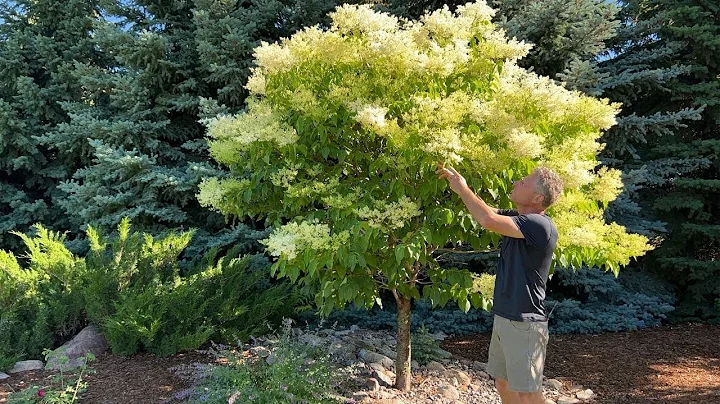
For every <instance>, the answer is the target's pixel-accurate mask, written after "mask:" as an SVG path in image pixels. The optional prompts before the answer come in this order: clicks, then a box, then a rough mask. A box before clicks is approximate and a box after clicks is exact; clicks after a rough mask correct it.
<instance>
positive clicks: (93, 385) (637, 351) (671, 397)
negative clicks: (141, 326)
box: [0, 324, 720, 404]
mask: <svg viewBox="0 0 720 404" xmlns="http://www.w3.org/2000/svg"><path fill="white" fill-rule="evenodd" d="M489 338H490V335H489V334H479V335H474V336H466V337H455V338H450V339H448V340H446V341H445V342H444V343H443V347H444V348H445V349H446V350H448V351H450V352H452V353H454V354H455V355H457V356H460V357H464V358H467V359H472V360H478V361H482V362H486V361H487V348H488V344H489ZM212 360H213V358H210V357H208V356H205V355H202V354H199V353H187V354H179V355H176V356H173V357H170V358H158V357H156V356H154V355H150V354H139V355H134V356H132V357H129V358H127V357H121V356H117V355H112V354H106V355H102V356H100V357H99V358H98V359H97V360H96V361H95V362H92V363H91V366H90V367H91V368H92V369H93V370H94V371H95V373H94V374H89V375H88V376H87V377H86V380H87V382H88V385H89V387H88V390H87V391H86V392H85V393H84V394H83V397H82V400H81V401H80V402H81V403H88V404H96V403H97V404H121V403H122V404H126V403H148V404H150V403H162V402H166V401H168V400H170V399H171V398H172V397H173V395H174V394H175V393H177V392H180V391H182V390H183V389H185V388H187V387H188V386H187V383H186V382H184V381H183V380H181V379H179V378H178V377H177V376H175V375H173V373H172V372H171V371H170V370H168V368H170V367H173V366H177V365H180V364H191V363H193V362H200V363H209V362H212ZM53 374H54V373H53V372H47V371H36V372H25V373H22V374H19V375H12V377H10V378H9V379H5V380H0V403H5V402H6V401H7V395H8V393H9V392H10V391H13V390H21V389H24V388H27V387H30V386H33V385H36V386H45V387H47V386H49V385H50V384H51V379H52V376H53ZM545 374H546V375H547V376H548V377H550V378H555V379H558V380H561V381H563V382H564V383H566V384H567V385H573V384H575V385H577V384H579V385H582V386H584V387H585V388H589V389H592V390H593V391H594V392H595V393H596V394H597V395H598V397H597V399H596V402H598V403H613V404H615V403H619V404H625V403H627V404H629V403H668V404H685V403H720V327H718V326H708V325H698V324H678V325H671V326H662V327H657V328H653V329H645V330H640V331H635V332H623V333H608V334H601V335H552V336H551V338H550V344H549V346H548V358H547V363H546V369H545Z"/></svg>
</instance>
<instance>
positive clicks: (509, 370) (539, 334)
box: [487, 316, 548, 393]
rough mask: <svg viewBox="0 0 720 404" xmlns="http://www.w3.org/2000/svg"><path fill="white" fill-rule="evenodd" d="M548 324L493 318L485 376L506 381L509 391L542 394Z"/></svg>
mask: <svg viewBox="0 0 720 404" xmlns="http://www.w3.org/2000/svg"><path fill="white" fill-rule="evenodd" d="M547 342H548V324H547V321H542V322H526V321H510V320H508V319H506V318H503V317H500V316H495V320H494V323H493V331H492V340H491V341H490V351H489V353H488V364H487V372H488V374H489V375H490V376H492V377H494V378H495V379H504V380H507V381H508V384H509V388H510V390H511V391H517V392H526V393H529V392H537V391H542V379H543V368H544V367H545V350H546V348H547Z"/></svg>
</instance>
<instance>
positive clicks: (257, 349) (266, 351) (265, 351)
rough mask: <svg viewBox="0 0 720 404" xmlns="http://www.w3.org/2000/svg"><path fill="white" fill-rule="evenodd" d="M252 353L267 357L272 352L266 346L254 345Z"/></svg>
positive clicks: (251, 349)
mask: <svg viewBox="0 0 720 404" xmlns="http://www.w3.org/2000/svg"><path fill="white" fill-rule="evenodd" d="M250 353H251V354H253V355H256V356H259V357H261V358H267V357H268V356H270V354H271V353H272V352H271V351H270V350H269V349H268V348H265V347H264V346H254V347H252V348H250Z"/></svg>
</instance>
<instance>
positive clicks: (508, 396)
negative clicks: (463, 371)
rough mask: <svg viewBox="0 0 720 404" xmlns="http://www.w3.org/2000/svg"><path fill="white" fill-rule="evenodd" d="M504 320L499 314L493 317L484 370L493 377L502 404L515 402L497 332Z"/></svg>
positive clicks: (516, 400)
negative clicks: (509, 386)
mask: <svg viewBox="0 0 720 404" xmlns="http://www.w3.org/2000/svg"><path fill="white" fill-rule="evenodd" d="M504 320H505V319H503V318H502V317H499V316H495V318H494V321H493V331H492V336H491V337H490V349H489V350H488V364H487V368H486V369H485V370H486V371H487V373H488V374H489V375H490V376H492V377H493V378H494V379H495V387H497V389H498V393H499V394H500V398H501V399H502V402H503V404H517V403H518V396H517V394H516V393H514V392H512V391H510V390H509V389H508V381H507V378H508V375H507V364H506V363H505V353H504V352H503V347H502V342H501V341H500V335H499V333H498V331H499V330H500V327H501V326H502V322H503V321H504Z"/></svg>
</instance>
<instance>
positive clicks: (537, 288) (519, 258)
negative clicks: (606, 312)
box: [437, 165, 562, 404]
mask: <svg viewBox="0 0 720 404" xmlns="http://www.w3.org/2000/svg"><path fill="white" fill-rule="evenodd" d="M437 174H438V175H439V178H445V179H447V180H448V182H449V184H450V188H451V189H452V190H453V191H454V192H455V193H457V194H458V195H459V196H460V198H462V201H463V203H464V204H465V206H466V207H467V208H468V210H469V211H470V213H471V214H472V216H473V217H474V218H475V220H477V221H478V223H480V225H481V226H483V227H484V228H486V229H487V230H490V231H494V232H496V233H499V234H502V235H503V236H504V237H503V241H502V246H501V248H500V260H499V262H498V269H497V276H496V278H495V293H494V296H493V309H492V312H493V314H495V317H494V322H493V332H492V340H491V342H490V350H489V353H488V365H487V372H488V373H489V374H490V375H491V376H493V378H495V386H496V387H497V389H498V393H500V398H502V402H503V404H515V403H523V404H524V403H532V404H535V403H537V404H544V402H545V399H544V397H543V394H542V378H543V376H542V374H543V367H544V365H545V350H546V347H547V341H548V325H547V315H546V312H545V306H544V300H545V286H546V282H547V279H548V272H549V270H550V263H551V261H552V255H553V250H554V249H555V244H556V243H557V237H558V233H557V228H556V227H555V224H554V223H553V222H552V220H551V219H550V218H549V217H548V216H547V215H545V209H547V208H548V207H549V206H550V205H552V204H553V203H554V202H555V200H556V199H557V198H558V196H559V195H560V194H561V193H562V181H561V180H560V178H559V177H558V175H557V174H555V173H554V172H552V171H550V170H549V169H547V168H543V167H540V168H536V169H535V170H534V171H533V172H532V173H531V174H530V175H528V176H527V177H525V178H523V179H521V180H519V181H515V183H514V185H513V190H512V193H511V194H510V200H511V201H512V202H513V203H514V204H515V206H516V207H517V210H498V209H495V208H492V207H490V206H488V205H487V204H486V203H485V202H484V201H483V200H482V199H480V198H479V197H478V196H477V195H475V193H473V191H472V190H471V189H470V188H469V187H468V186H467V183H466V182H465V178H463V176H462V175H460V174H459V173H458V172H457V171H455V170H454V169H453V168H452V167H448V168H445V167H444V165H439V166H438V170H437Z"/></svg>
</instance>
